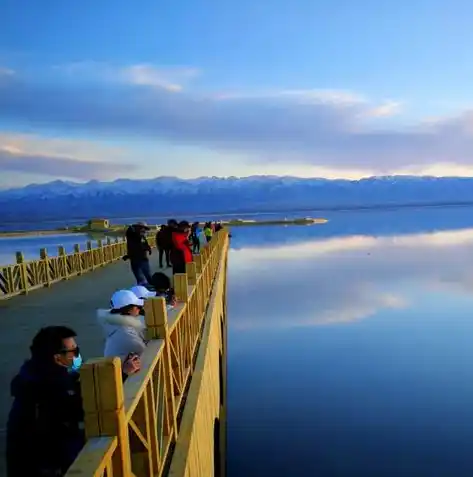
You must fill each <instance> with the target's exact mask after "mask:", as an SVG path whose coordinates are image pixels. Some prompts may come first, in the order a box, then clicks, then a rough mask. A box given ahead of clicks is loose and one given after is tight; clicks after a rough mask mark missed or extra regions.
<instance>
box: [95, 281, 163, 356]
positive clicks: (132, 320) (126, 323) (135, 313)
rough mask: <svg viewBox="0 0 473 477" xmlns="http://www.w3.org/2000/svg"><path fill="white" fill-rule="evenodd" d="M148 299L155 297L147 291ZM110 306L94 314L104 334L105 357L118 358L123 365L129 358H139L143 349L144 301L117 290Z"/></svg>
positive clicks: (132, 294)
mask: <svg viewBox="0 0 473 477" xmlns="http://www.w3.org/2000/svg"><path fill="white" fill-rule="evenodd" d="M143 288H144V287H143ZM147 295H148V296H147V298H149V297H152V296H156V293H153V292H151V291H149V290H147ZM110 305H111V308H110V309H108V310H97V320H98V322H99V324H100V325H101V326H102V328H103V330H104V334H105V349H104V356H105V357H112V356H118V357H119V358H121V360H122V361H124V360H126V359H127V357H129V356H130V355H138V356H141V354H142V353H143V351H144V350H145V348H146V341H145V337H144V330H145V323H144V320H143V319H142V316H141V315H142V312H143V306H144V300H143V299H141V298H138V297H137V296H136V295H135V294H134V293H133V292H132V291H131V290H119V291H117V292H115V293H114V294H113V295H112V298H111V300H110Z"/></svg>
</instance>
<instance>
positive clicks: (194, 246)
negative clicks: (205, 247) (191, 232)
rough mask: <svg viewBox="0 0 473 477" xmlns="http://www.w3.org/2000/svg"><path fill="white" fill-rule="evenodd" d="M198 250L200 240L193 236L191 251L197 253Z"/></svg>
mask: <svg viewBox="0 0 473 477" xmlns="http://www.w3.org/2000/svg"><path fill="white" fill-rule="evenodd" d="M199 252H200V240H199V239H198V238H197V237H195V238H193V239H192V253H199Z"/></svg>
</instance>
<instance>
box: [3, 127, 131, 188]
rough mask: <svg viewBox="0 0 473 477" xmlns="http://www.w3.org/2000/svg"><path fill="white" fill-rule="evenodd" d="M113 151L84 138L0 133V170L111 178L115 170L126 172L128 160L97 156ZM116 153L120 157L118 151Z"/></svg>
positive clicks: (71, 176) (82, 177)
mask: <svg viewBox="0 0 473 477" xmlns="http://www.w3.org/2000/svg"><path fill="white" fill-rule="evenodd" d="M106 153H108V154H113V149H110V150H107V148H100V147H99V146H97V145H95V144H90V143H88V142H87V141H64V140H58V139H49V140H45V139H41V138H37V137H35V136H29V135H10V134H1V133H0V170H1V171H5V172H6V171H11V172H23V173H36V174H41V175H47V176H51V177H67V178H71V179H79V180H89V179H100V180H104V179H110V178H111V177H114V175H115V174H116V173H117V172H118V173H120V172H126V171H128V170H129V169H130V168H131V167H136V166H131V165H130V164H127V163H124V162H120V161H114V163H113V167H111V162H109V161H106V160H100V159H96V157H97V156H99V157H100V156H102V157H103V155H105V157H107V154H106ZM117 157H120V156H119V155H118V154H117Z"/></svg>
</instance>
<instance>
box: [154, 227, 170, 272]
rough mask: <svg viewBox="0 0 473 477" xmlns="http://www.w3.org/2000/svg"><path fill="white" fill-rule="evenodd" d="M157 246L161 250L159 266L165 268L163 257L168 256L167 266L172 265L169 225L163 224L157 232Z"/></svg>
mask: <svg viewBox="0 0 473 477" xmlns="http://www.w3.org/2000/svg"><path fill="white" fill-rule="evenodd" d="M156 246H157V247H158V251H159V268H163V257H166V266H167V267H168V268H169V267H171V258H170V254H171V240H170V232H169V228H168V226H167V225H161V228H160V229H159V232H158V233H157V234H156Z"/></svg>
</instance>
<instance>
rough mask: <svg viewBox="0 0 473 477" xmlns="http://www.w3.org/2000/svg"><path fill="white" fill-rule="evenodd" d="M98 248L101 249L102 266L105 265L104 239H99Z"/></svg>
mask: <svg viewBox="0 0 473 477" xmlns="http://www.w3.org/2000/svg"><path fill="white" fill-rule="evenodd" d="M97 248H98V250H99V260H100V266H103V265H105V253H104V252H105V250H104V248H103V240H102V239H98V240H97Z"/></svg>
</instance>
